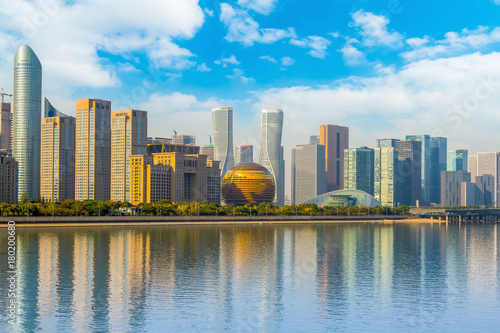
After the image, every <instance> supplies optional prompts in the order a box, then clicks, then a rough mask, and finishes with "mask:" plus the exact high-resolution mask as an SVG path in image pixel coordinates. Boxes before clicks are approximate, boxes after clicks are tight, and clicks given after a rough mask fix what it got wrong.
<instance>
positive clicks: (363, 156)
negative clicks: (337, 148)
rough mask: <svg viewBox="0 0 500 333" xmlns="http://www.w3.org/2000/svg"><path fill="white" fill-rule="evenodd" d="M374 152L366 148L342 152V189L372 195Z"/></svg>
mask: <svg viewBox="0 0 500 333" xmlns="http://www.w3.org/2000/svg"><path fill="white" fill-rule="evenodd" d="M373 168H374V151H373V149H371V148H368V147H361V148H351V149H345V150H344V189H346V190H347V189H354V190H361V191H365V192H366V193H368V194H370V195H373V184H374V179H373V177H374V174H373V172H374V171H373Z"/></svg>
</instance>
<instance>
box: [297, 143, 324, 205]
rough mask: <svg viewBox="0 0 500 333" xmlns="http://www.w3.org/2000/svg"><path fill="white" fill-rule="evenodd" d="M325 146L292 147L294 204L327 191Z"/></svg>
mask: <svg viewBox="0 0 500 333" xmlns="http://www.w3.org/2000/svg"><path fill="white" fill-rule="evenodd" d="M325 176H326V173H325V146H323V145H298V146H297V147H296V148H295V149H292V204H301V203H304V202H306V201H307V200H309V199H312V198H314V197H316V196H318V195H320V194H323V193H325V191H326V186H325V184H326V183H325Z"/></svg>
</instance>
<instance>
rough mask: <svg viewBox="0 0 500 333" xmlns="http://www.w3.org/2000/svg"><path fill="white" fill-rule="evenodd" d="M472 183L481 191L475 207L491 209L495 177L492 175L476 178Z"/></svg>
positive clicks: (493, 202) (493, 201) (493, 203)
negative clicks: (479, 199) (483, 206)
mask: <svg viewBox="0 0 500 333" xmlns="http://www.w3.org/2000/svg"><path fill="white" fill-rule="evenodd" d="M474 183H475V184H476V185H477V186H478V188H479V190H480V191H481V201H480V202H479V203H477V204H476V205H477V206H479V205H485V206H486V207H493V206H494V205H495V200H494V193H495V177H493V176H492V175H482V176H476V178H475V181H474Z"/></svg>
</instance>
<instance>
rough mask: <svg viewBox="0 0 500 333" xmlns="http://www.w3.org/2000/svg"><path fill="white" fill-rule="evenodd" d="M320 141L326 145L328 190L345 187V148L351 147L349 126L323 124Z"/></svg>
mask: <svg viewBox="0 0 500 333" xmlns="http://www.w3.org/2000/svg"><path fill="white" fill-rule="evenodd" d="M319 143H320V144H322V145H324V146H325V170H326V191H327V192H331V191H336V190H341V189H343V188H344V149H348V148H349V127H344V126H337V125H321V126H320V128H319Z"/></svg>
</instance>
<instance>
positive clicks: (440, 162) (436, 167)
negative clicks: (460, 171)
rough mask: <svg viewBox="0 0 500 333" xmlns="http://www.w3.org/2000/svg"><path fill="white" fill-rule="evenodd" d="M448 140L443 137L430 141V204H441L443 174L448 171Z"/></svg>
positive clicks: (432, 138) (433, 138)
mask: <svg viewBox="0 0 500 333" xmlns="http://www.w3.org/2000/svg"><path fill="white" fill-rule="evenodd" d="M447 142H448V140H447V139H446V138H443V137H431V141H430V175H429V192H430V202H432V203H436V204H440V203H441V172H443V171H446V164H447V159H448V156H447V152H448V143H447Z"/></svg>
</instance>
